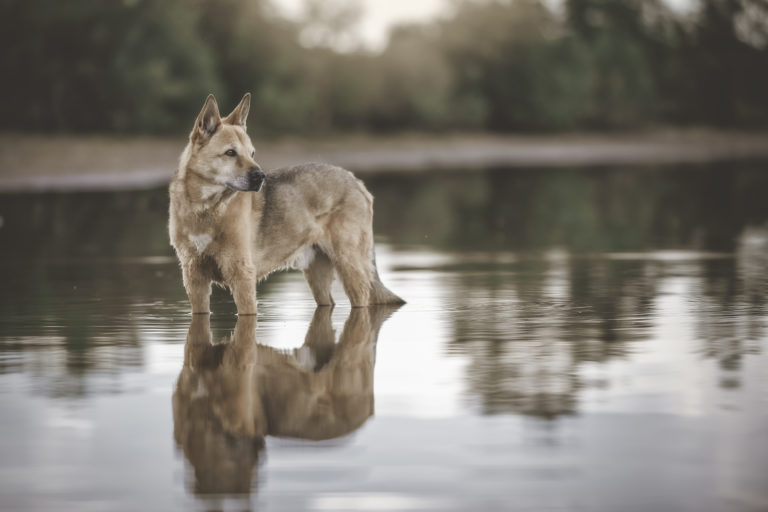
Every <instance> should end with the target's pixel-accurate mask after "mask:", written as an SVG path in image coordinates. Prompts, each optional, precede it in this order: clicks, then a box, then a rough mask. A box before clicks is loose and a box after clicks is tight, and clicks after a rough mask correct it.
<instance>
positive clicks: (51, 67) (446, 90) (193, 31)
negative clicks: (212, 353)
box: [0, 0, 768, 134]
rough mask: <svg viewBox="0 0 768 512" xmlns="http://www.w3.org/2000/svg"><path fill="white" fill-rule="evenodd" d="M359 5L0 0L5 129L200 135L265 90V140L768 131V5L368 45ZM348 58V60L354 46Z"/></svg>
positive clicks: (627, 7)
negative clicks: (205, 123) (214, 111)
mask: <svg viewBox="0 0 768 512" xmlns="http://www.w3.org/2000/svg"><path fill="white" fill-rule="evenodd" d="M359 18H360V12H359V10H356V9H355V8H354V6H353V5H352V4H349V3H345V2H344V1H342V0H337V1H334V2H320V1H317V0H309V1H308V2H307V9H306V15H305V17H304V18H303V19H302V20H299V21H290V20H287V19H284V18H282V17H280V16H279V15H278V14H277V11H276V10H275V8H274V6H272V5H271V4H270V3H269V1H268V0H215V1H214V0H122V1H118V0H112V1H102V2H92V1H87V0H68V1H67V2H61V1H58V0H0V42H1V43H2V50H0V64H1V65H2V69H3V70H4V73H3V77H4V79H3V80H2V81H1V82H0V92H1V93H2V97H3V101H2V102H0V128H2V129H14V130H18V129H28V130H43V131H92V132H93V131H102V130H109V131H176V130H181V129H186V128H187V127H188V125H189V124H190V122H191V120H192V119H193V117H194V115H195V114H196V112H197V110H198V108H199V107H200V105H201V104H202V100H203V98H204V97H205V95H206V94H207V93H208V92H214V93H215V94H216V95H217V97H218V98H219V100H220V103H222V107H223V108H229V106H231V105H233V104H234V103H235V102H236V100H237V99H238V98H239V97H240V96H241V95H242V94H243V93H244V92H246V91H251V92H252V93H253V105H252V122H251V129H252V130H253V131H255V132H260V133H263V134H273V133H289V132H292V133H325V132H328V131H348V130H370V131H391V130H401V129H412V130H431V131H439V130H492V131H530V130H541V131H552V130H573V129H623V128H637V127H643V126H647V125H649V124H691V123H695V124H711V125H716V126H721V127H766V126H768V99H767V98H768V96H766V94H765V91H767V90H768V3H766V2H765V0H701V2H700V3H699V9H698V11H697V12H695V13H692V14H689V15H680V14H676V13H674V12H672V11H670V10H669V9H668V8H667V7H666V6H665V4H664V3H663V1H662V0H623V1H617V0H566V1H565V4H564V6H563V10H562V12H553V11H552V10H551V9H549V8H548V7H547V6H546V4H544V3H543V2H541V1H540V0H454V2H453V3H452V4H451V10H450V14H449V15H448V16H446V17H441V18H439V19H436V20H434V21H432V22H429V23H426V24H421V25H409V26H400V27H395V28H394V29H393V30H392V32H391V34H390V41H389V44H388V46H387V47H386V48H385V49H384V50H383V51H382V52H380V53H371V52H366V51H363V50H359V49H358V50H354V45H352V44H351V43H350V41H349V31H348V28H349V27H350V26H351V25H354V23H356V21H357V20H359ZM339 48H342V49H344V50H345V51H344V52H340V51H338V49H339Z"/></svg>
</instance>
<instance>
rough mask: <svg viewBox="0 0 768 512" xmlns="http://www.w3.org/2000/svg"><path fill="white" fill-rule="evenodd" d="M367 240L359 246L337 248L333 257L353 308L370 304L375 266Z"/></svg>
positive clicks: (350, 245)
mask: <svg viewBox="0 0 768 512" xmlns="http://www.w3.org/2000/svg"><path fill="white" fill-rule="evenodd" d="M366 238H368V237H365V236H364V237H363V241H362V243H360V244H359V245H353V244H348V245H341V246H339V247H337V249H336V251H335V253H334V255H333V265H334V267H336V273H337V274H339V278H340V279H341V283H342V285H344V291H345V292H346V294H347V297H349V302H350V303H351V304H352V307H353V308H359V307H364V306H368V305H369V304H370V298H371V278H372V277H373V264H372V261H371V258H370V249H369V247H370V245H369V244H368V243H367V240H366ZM368 239H369V238H368Z"/></svg>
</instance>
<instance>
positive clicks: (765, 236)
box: [696, 225, 768, 387]
mask: <svg viewBox="0 0 768 512" xmlns="http://www.w3.org/2000/svg"><path fill="white" fill-rule="evenodd" d="M766 276H768V227H766V225H762V226H751V227H747V228H745V229H744V230H743V231H742V232H741V234H740V235H739V236H738V238H737V249H736V255H735V259H733V260H731V259H727V260H720V261H711V262H707V263H706V264H705V268H704V269H703V271H702V281H703V283H702V288H703V289H702V298H701V301H700V302H699V303H697V304H696V318H697V320H698V322H697V336H698V337H700V338H701V339H702V341H703V344H704V353H705V355H707V356H708V357H713V358H715V359H717V360H718V362H719V366H720V368H721V370H722V372H723V376H722V380H721V384H722V385H723V386H724V387H738V386H739V385H740V382H739V379H738V374H737V373H736V372H738V370H740V368H741V361H742V358H743V356H744V355H745V354H749V353H758V352H759V351H760V345H761V340H762V339H763V337H764V335H765V304H766V300H767V299H768V296H767V294H768V286H766V285H767V284H768V277H766Z"/></svg>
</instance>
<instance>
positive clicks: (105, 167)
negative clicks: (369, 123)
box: [0, 130, 768, 193]
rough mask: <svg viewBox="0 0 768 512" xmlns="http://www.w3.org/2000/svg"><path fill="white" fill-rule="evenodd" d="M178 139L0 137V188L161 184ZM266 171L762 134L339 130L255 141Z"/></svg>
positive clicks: (584, 150)
mask: <svg viewBox="0 0 768 512" xmlns="http://www.w3.org/2000/svg"><path fill="white" fill-rule="evenodd" d="M185 144H186V137H185V136H163V137H146V136H124V137H117V136H77V135H27V134H0V192H3V193H9V192H43V191H62V192H63V191H88V190H92V191H95V190H103V191H106V190H131V189H145V188H153V187H159V186H162V185H163V184H166V183H168V181H169V180H170V178H171V176H172V175H173V171H174V169H175V167H176V162H177V159H178V156H179V154H180V153H181V150H182V149H183V147H184V145H185ZM254 145H255V146H256V151H257V161H259V163H260V164H261V165H262V167H263V168H264V169H266V170H269V169H274V168H277V167H282V166H285V165H293V164H298V163H302V162H307V161H323V162H328V163H332V164H335V165H339V166H342V167H345V168H347V169H349V170H351V171H353V172H355V173H356V174H360V175H362V176H364V175H366V174H373V173H379V172H430V171H440V170H448V169H462V168H466V169H477V168H484V167H510V168H514V167H529V168H535V167H563V166H606V165H638V166H647V165H673V164H705V163H714V162H722V161H733V160H744V159H768V132H726V131H714V130H666V131H654V132H648V133H635V134H568V135H548V136H544V135H489V134H461V135H455V134H454V135H445V136H437V135H425V134H407V135H398V136H368V135H343V136H338V137H334V138H328V139H314V138H295V137H294V138H282V139H277V140H258V139H255V140H254Z"/></svg>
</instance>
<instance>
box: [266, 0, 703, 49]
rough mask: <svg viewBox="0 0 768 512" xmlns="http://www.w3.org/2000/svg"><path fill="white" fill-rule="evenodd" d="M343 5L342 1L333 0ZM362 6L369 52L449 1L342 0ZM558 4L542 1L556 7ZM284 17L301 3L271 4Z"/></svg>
mask: <svg viewBox="0 0 768 512" xmlns="http://www.w3.org/2000/svg"><path fill="white" fill-rule="evenodd" d="M335 1H337V2H338V1H343V0H335ZM346 1H348V2H357V3H359V4H361V5H362V6H363V17H362V20H361V22H360V25H359V26H358V27H357V36H358V38H359V39H360V40H361V41H362V42H363V44H364V45H365V46H366V47H367V48H369V49H371V50H380V49H382V48H383V47H384V46H385V45H386V42H387V34H388V33H389V29H390V27H392V25H396V24H398V23H404V22H414V21H427V20H429V19H432V18H434V17H436V16H439V15H440V14H442V13H444V12H445V11H446V10H447V5H449V4H450V0H346ZM561 1H562V0H545V2H546V3H548V4H555V5H557V4H559V3H560V2H561ZM664 1H665V2H666V3H668V4H669V5H670V6H671V7H673V8H675V9H679V10H686V9H690V8H691V7H692V6H693V5H695V2H696V0H664ZM272 3H273V4H274V5H276V6H277V7H278V8H279V9H280V10H281V11H282V12H283V13H284V14H285V15H287V16H289V17H298V16H299V15H300V13H301V12H302V6H303V5H304V0H272Z"/></svg>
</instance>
